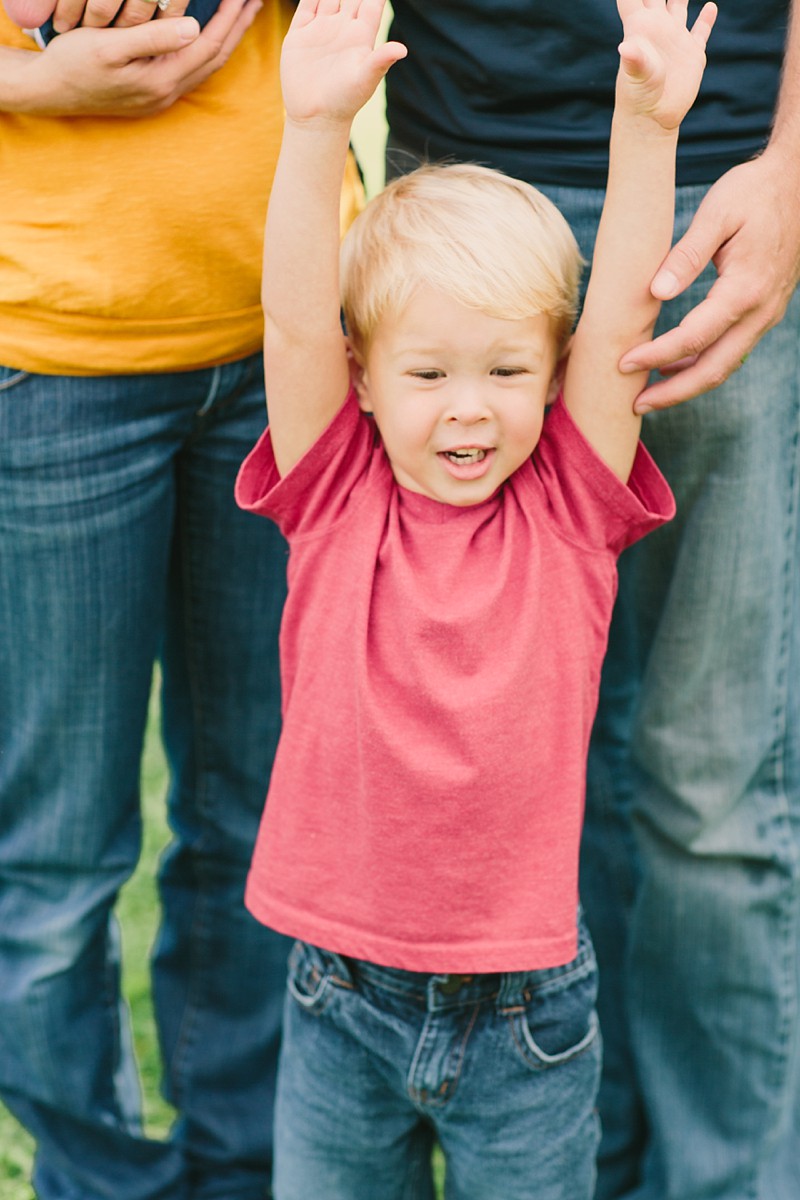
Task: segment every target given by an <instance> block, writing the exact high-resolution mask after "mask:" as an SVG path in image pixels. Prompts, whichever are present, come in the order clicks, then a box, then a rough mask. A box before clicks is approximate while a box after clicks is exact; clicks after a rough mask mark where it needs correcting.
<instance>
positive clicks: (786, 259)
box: [622, 5, 800, 412]
mask: <svg viewBox="0 0 800 1200" xmlns="http://www.w3.org/2000/svg"><path fill="white" fill-rule="evenodd" d="M798 195H800V15H798V11H797V5H795V6H794V10H793V14H792V19H791V24H790V27H789V33H788V39H787V43H786V55H785V58H784V67H783V80H782V84H781V90H780V96H779V101H778V107H777V112H776V116H775V122H774V128H773V133H772V136H771V138H770V140H769V144H768V145H767V148H766V149H765V151H764V153H763V154H761V155H760V157H759V158H756V159H754V160H753V161H751V162H746V163H742V164H741V165H740V166H738V167H734V168H733V169H732V170H730V171H728V172H726V174H725V175H723V176H722V177H721V178H720V179H718V180H717V182H716V183H715V184H714V185H713V186H712V187H711V189H710V190H709V192H708V193H707V194H706V197H705V199H704V200H703V202H702V204H701V205H700V207H699V209H698V210H697V213H696V214H695V217H694V220H693V221H692V223H691V225H690V227H689V229H688V230H687V232H686V233H685V234H684V236H683V237H682V238H681V239H680V241H678V242H676V244H675V246H674V247H673V248H672V251H671V252H670V253H669V254H668V255H667V257H666V259H665V260H664V263H663V265H662V267H661V269H660V270H659V271H658V273H657V274H656V276H655V278H654V280H653V284H652V291H653V295H655V296H657V297H658V298H659V299H661V300H669V299H672V297H673V296H677V295H678V294H679V293H680V292H682V291H684V289H685V288H687V287H688V286H689V284H691V283H692V282H693V281H694V280H695V279H696V278H697V276H698V275H699V274H700V273H701V271H703V270H704V269H705V267H706V266H707V265H708V264H709V263H710V262H713V263H714V266H715V268H716V270H717V279H716V281H715V282H714V284H713V286H712V287H711V289H710V291H709V293H708V295H707V296H706V298H705V299H704V300H702V301H701V303H700V304H698V305H697V306H696V307H695V308H693V309H692V311H691V312H690V313H688V314H687V315H686V317H684V319H683V321H682V322H681V323H680V325H679V326H677V327H676V328H675V329H671V330H669V331H668V332H667V333H664V334H662V335H661V336H660V337H658V338H656V339H655V340H654V341H652V342H647V343H646V344H644V345H640V346H635V347H634V348H633V349H631V350H630V351H629V353H627V354H626V355H625V356H624V357H623V360H622V365H623V367H624V369H625V370H631V371H637V372H638V371H640V370H642V369H644V370H650V369H655V370H663V371H664V372H665V374H667V373H668V375H669V377H668V378H666V379H664V380H660V381H658V382H656V383H654V384H652V385H651V386H650V387H649V388H647V389H646V390H645V391H644V392H643V393H642V395H641V397H640V399H639V400H638V401H637V408H638V409H639V410H640V411H642V412H646V411H648V409H652V408H666V407H669V406H670V405H673V404H678V403H680V402H681V401H682V400H686V399H688V398H689V397H691V396H696V395H698V394H699V393H700V392H706V391H709V390H710V389H712V388H715V387H718V386H719V384H720V383H722V382H724V380H726V379H727V378H728V376H729V375H731V374H732V372H733V371H735V370H736V369H737V367H739V366H740V365H741V363H742V362H743V361H744V359H745V357H746V356H747V355H748V354H749V353H750V351H751V350H752V348H753V346H755V344H756V342H757V341H758V340H759V338H760V337H761V336H762V335H763V334H764V333H766V331H767V330H768V329H771V328H772V327H773V326H774V325H777V324H778V322H779V321H780V320H781V318H782V317H783V314H784V313H785V311H786V306H787V304H788V303H789V300H790V299H791V296H792V293H793V292H794V289H795V286H796V285H797V282H798V279H800V206H799V205H798V201H797V198H798Z"/></svg>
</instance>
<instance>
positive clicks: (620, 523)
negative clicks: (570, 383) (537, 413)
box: [531, 399, 675, 553]
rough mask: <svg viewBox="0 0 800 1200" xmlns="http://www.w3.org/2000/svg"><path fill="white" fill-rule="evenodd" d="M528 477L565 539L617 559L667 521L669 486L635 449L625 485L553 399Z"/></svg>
mask: <svg viewBox="0 0 800 1200" xmlns="http://www.w3.org/2000/svg"><path fill="white" fill-rule="evenodd" d="M531 461H532V467H533V472H532V477H533V478H534V479H535V481H536V485H537V486H538V487H540V488H541V489H542V490H543V491H544V494H545V502H546V504H547V507H548V509H549V511H550V513H551V516H552V517H553V518H554V519H555V521H556V523H557V525H558V527H559V528H560V530H561V531H562V533H563V535H564V536H565V537H568V538H570V539H571V540H574V541H577V542H579V543H582V544H584V545H586V546H588V547H594V548H597V549H600V548H602V547H604V546H608V547H610V548H611V549H612V550H615V551H616V552H617V553H619V552H620V551H622V550H624V549H625V547H626V546H630V545H631V543H633V542H635V541H638V539H639V538H641V537H644V535H645V534H647V533H650V532H651V530H653V529H657V528H658V526H659V525H663V524H664V522H666V521H669V520H671V518H672V517H673V516H674V515H675V501H674V499H673V496H672V492H671V490H670V487H669V484H668V483H667V481H666V479H665V478H664V476H663V475H662V474H661V472H660V471H659V469H658V467H657V466H656V464H655V463H654V462H653V460H652V458H651V457H650V455H649V453H648V452H647V450H646V449H645V448H644V446H643V445H642V444H641V442H640V443H639V446H638V448H637V451H636V458H635V460H634V464H633V469H632V471H631V475H630V478H629V480H628V482H627V484H626V483H623V482H622V480H621V479H619V478H618V476H617V475H615V474H614V472H613V471H612V470H611V468H610V467H609V466H607V465H606V463H605V462H603V460H602V458H600V456H599V454H597V452H596V451H595V449H594V448H593V447H592V446H591V445H590V444H589V442H587V440H586V438H585V437H584V436H583V434H582V433H581V431H580V430H579V429H578V427H577V425H576V424H575V422H574V421H573V419H572V417H571V416H570V414H569V412H568V410H567V408H566V406H565V405H564V403H563V401H562V400H561V399H559V400H558V401H557V402H556V403H555V404H554V405H553V407H552V408H551V409H550V411H549V413H548V415H547V417H546V418H545V423H544V428H543V430H542V436H541V438H540V439H539V444H538V445H537V447H536V449H535V451H534V454H533V459H532V460H531Z"/></svg>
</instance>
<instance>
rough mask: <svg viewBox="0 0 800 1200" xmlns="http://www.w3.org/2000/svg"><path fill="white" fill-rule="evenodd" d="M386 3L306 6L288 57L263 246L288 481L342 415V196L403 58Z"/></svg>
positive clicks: (277, 423)
mask: <svg viewBox="0 0 800 1200" xmlns="http://www.w3.org/2000/svg"><path fill="white" fill-rule="evenodd" d="M383 7H384V0H342V3H341V8H340V6H339V3H338V2H337V0H300V3H299V4H298V6H297V12H296V13H295V16H294V19H293V21H292V24H291V28H290V29H289V32H288V34H287V35H286V40H285V41H284V45H283V53H282V56H281V84H282V86H283V99H284V106H285V109H286V122H285V126H284V133H283V142H282V144H281V152H280V156H279V159H278V166H277V169H276V172H275V179H274V182H273V185H272V192H271V194H270V201H269V212H268V216H267V226H266V232H265V237H264V282H263V289H262V301H263V306H264V326H265V329H264V364H265V372H266V384H267V395H268V396H269V422H270V432H271V438H272V447H273V452H274V454H275V462H276V465H277V467H278V471H279V472H280V474H281V475H285V474H286V473H287V472H288V471H289V470H291V468H292V467H293V466H294V464H295V463H296V462H297V461H298V460H299V459H300V458H301V457H302V456H303V454H305V452H306V450H308V449H309V448H310V447H311V446H312V445H313V443H314V442H315V441H316V439H317V438H318V437H319V435H320V434H321V433H322V432H323V430H324V429H325V426H326V425H327V424H328V423H329V422H330V420H331V419H332V418H333V417H334V416H335V414H336V412H337V411H338V410H339V408H341V405H342V402H343V401H344V398H345V395H346V393H347V386H348V379H349V371H348V364H347V353H346V343H345V340H344V336H343V334H342V328H341V324H340V319H339V196H340V193H341V187H342V176H343V174H344V166H345V160H346V157H347V147H348V145H349V141H350V128H351V125H352V122H353V118H354V116H355V114H356V113H357V112H358V110H359V109H360V108H361V107H362V106H363V105H364V104H365V103H366V101H367V100H368V99H369V97H370V96H371V95H372V94H373V92H374V91H375V89H376V87H377V86H378V83H379V82H380V80H381V79H382V78H383V76H384V75H385V74H386V72H387V71H388V69H389V67H390V66H391V65H392V63H393V62H396V61H397V59H399V58H402V57H403V56H404V54H405V47H403V46H400V45H398V43H396V42H390V43H388V44H387V45H384V46H379V47H378V48H377V49H375V48H374V46H375V38H376V36H377V33H378V26H379V24H380V18H381V14H382V12H383Z"/></svg>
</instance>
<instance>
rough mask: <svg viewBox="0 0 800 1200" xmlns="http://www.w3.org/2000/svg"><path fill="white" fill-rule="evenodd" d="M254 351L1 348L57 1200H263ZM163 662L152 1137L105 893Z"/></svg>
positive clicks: (276, 707) (265, 1081)
mask: <svg viewBox="0 0 800 1200" xmlns="http://www.w3.org/2000/svg"><path fill="white" fill-rule="evenodd" d="M264 423H265V411H264V392H263V375H262V370H261V364H260V356H254V357H253V358H249V359H246V360H243V361H241V362H237V363H232V364H229V365H227V366H223V367H217V368H209V369H207V370H199V371H193V372H187V373H180V374H173V375H160V376H148V375H138V376H125V377H114V378H74V377H70V378H57V377H49V376H36V375H27V374H25V373H22V372H18V371H15V370H12V369H10V368H6V367H2V368H0V1094H2V1098H3V1100H4V1101H5V1103H6V1104H7V1105H8V1106H9V1108H10V1109H11V1110H12V1111H13V1112H14V1113H15V1114H16V1115H17V1117H18V1118H19V1120H20V1121H21V1122H22V1123H23V1124H24V1125H26V1126H27V1128H28V1129H29V1130H30V1131H31V1132H32V1133H33V1135H34V1137H35V1138H36V1141H37V1158H36V1168H35V1185H36V1188H37V1191H38V1194H39V1196H40V1197H41V1198H42V1200H99V1198H100V1197H108V1198H112V1197H113V1200H156V1198H159V1200H189V1198H190V1197H194V1198H197V1200H200V1198H201V1197H202V1198H204V1200H211V1198H212V1197H219V1198H220V1200H222V1198H224V1200H234V1198H236V1200H257V1198H258V1200H261V1198H263V1197H264V1196H266V1195H267V1194H268V1186H269V1184H268V1180H269V1170H270V1161H271V1150H272V1145H271V1139H272V1132H271V1126H272V1106H273V1087H274V1075H275V1065H276V1056H277V1048H278V1039H279V1031H280V1013H281V1006H282V1000H283V991H284V979H285V958H286V952H287V945H288V944H287V943H286V942H285V941H284V940H283V939H282V938H279V937H278V936H277V935H275V934H272V933H270V932H269V931H268V930H266V929H264V928H262V927H261V926H259V925H258V924H257V923H256V922H255V921H254V920H253V919H252V918H251V917H250V916H249V915H248V914H247V913H246V912H245V910H244V907H243V903H242V895H243V887H244V878H245V873H246V870H247V866H248V863H249V857H250V852H251V849H252V845H253V841H254V838H255V832H256V826H257V823H258V819H259V815H260V812H261V808H262V804H263V799H264V795H265V791H266V786H267V780H268V776H269V771H270V765H271V761H272V754H273V751H274V748H275V743H276V739H277V735H278V727H279V720H280V700H279V678H278V663H277V630H278V623H279V619H280V613H281V606H282V601H283V595H284V586H285V585H284V571H285V561H286V553H285V547H284V543H283V542H282V540H281V538H280V536H279V535H278V533H277V531H276V530H275V528H274V527H273V526H272V525H271V524H270V523H269V522H266V521H260V520H257V519H256V518H252V517H250V516H247V515H245V514H243V513H241V512H240V511H239V510H238V509H237V508H236V505H235V504H234V500H233V481H234V477H235V473H236V470H237V468H238V466H239V463H240V462H241V459H242V458H243V456H244V454H245V453H246V452H247V450H248V449H249V448H250V447H251V445H252V443H253V441H254V440H255V438H256V437H257V435H258V433H259V432H260V431H261V429H263V427H264ZM156 658H160V660H161V663H162V672H163V705H162V707H163V724H164V736H165V743H166V748H167V753H168V758H169V764H170V772H171V784H170V790H169V819H170V823H171V827H172V842H171V845H170V847H169V850H168V852H167V853H166V855H165V856H164V858H163V861H162V863H161V867H160V872H159V888H160V897H161V903H162V913H161V926H160V932H159V935H158V941H157V945H156V948H155V951H154V956H153V987H154V999H155V1005H156V1014H157V1021H158V1027H159V1034H160V1039H161V1049H162V1053H163V1059H164V1064H165V1091H166V1094H167V1096H168V1098H169V1099H170V1100H171V1101H172V1103H173V1104H175V1105H176V1107H177V1109H178V1113H179V1117H178V1122H177V1125H176V1128H175V1131H174V1136H173V1138H172V1140H171V1141H170V1142H169V1143H166V1144H162V1143H158V1142H155V1141H153V1140H151V1139H148V1138H146V1137H144V1136H143V1133H142V1128H141V1122H140V1105H139V1088H138V1081H137V1077H136V1070H135V1066H134V1061H133V1057H132V1053H131V1042H130V1031H129V1022H128V1016H127V1013H126V1011H125V1008H124V1005H123V1004H122V1003H121V1002H120V994H119V934H118V930H117V926H116V924H115V921H114V917H113V911H112V910H113V905H114V901H115V899H116V896H117V893H118V890H119V888H120V886H121V885H122V884H123V883H124V882H125V880H126V879H127V878H128V877H129V875H130V874H131V872H132V871H133V869H134V867H135V866H136V862H137V859H138V857H139V851H140V840H141V819H140V812H139V764H140V756H141V750H142V739H143V732H144V726H145V718H146V711H147V703H148V695H149V691H150V684H151V677H152V671H153V663H154V660H155V659H156Z"/></svg>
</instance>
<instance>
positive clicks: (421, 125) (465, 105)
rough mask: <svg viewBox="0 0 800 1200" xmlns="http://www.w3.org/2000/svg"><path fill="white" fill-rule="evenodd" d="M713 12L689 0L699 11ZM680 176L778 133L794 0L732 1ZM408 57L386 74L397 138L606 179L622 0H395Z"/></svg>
mask: <svg viewBox="0 0 800 1200" xmlns="http://www.w3.org/2000/svg"><path fill="white" fill-rule="evenodd" d="M700 8H701V4H700V3H699V2H697V0H695V2H692V3H690V5H689V11H690V19H691V20H693V19H694V18H695V17H696V15H697V13H698V12H699V10H700ZM719 9H720V12H719V16H718V18H717V24H716V26H715V28H714V32H713V34H712V37H711V41H710V43H709V50H708V67H707V69H706V74H705V78H704V80H703V85H702V88H701V92H700V96H699V97H698V100H697V102H696V104H695V106H694V108H693V109H692V111H691V112H690V113H689V115H688V116H687V118H686V120H685V121H684V123H683V126H682V128H681V137H680V145H679V150H678V182H679V183H710V182H713V180H715V179H717V178H718V177H719V176H720V175H721V174H723V173H724V172H725V171H726V170H727V169H728V168H729V167H732V166H734V165H735V164H736V163H739V162H743V161H744V160H746V159H748V158H750V157H752V156H753V155H754V154H756V153H757V152H758V151H759V150H760V149H761V148H762V147H763V145H764V142H765V141H766V138H767V135H768V133H769V128H770V123H771V119H772V115H773V110H774V107H775V98H776V95H777V90H778V84H779V78H780V68H781V63H782V61H783V52H784V45H785V41H786V29H787V25H788V17H789V0H720V5H719ZM394 11H395V19H394V22H393V26H392V32H391V36H392V37H396V38H397V39H398V40H399V41H402V42H407V44H408V46H409V56H408V58H407V59H405V60H404V61H402V62H400V63H398V64H397V65H396V66H394V67H393V68H392V70H391V71H390V73H389V76H388V78H387V107H388V115H389V122H390V126H391V130H392V134H393V135H394V137H395V138H396V139H397V141H398V142H400V143H401V144H402V145H404V146H406V147H407V148H408V149H410V150H413V151H415V152H416V153H418V154H421V155H423V156H424V157H426V158H429V159H432V160H434V161H435V160H437V159H440V158H446V157H452V158H456V159H461V160H464V159H466V160H470V161H475V162H481V163H485V164H487V165H488V166H493V167H498V168H499V169H500V170H503V171H506V172H507V173H508V174H510V175H514V176H517V177H518V178H521V179H527V180H528V181H529V182H531V183H562V184H575V185H579V186H588V187H602V186H604V184H605V178H606V169H607V164H608V137H609V131H610V122H611V112H612V108H613V103H614V80H615V77H616V72H617V63H618V55H617V45H618V44H619V42H620V40H621V35H622V31H621V25H620V20H619V16H618V14H617V8H616V4H615V2H614V0H483V2H481V0H395V4H394Z"/></svg>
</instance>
